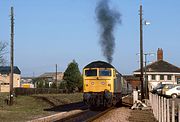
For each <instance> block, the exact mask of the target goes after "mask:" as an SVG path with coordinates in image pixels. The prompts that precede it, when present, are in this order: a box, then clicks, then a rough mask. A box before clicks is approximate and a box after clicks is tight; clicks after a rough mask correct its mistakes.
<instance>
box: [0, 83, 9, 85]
mask: <svg viewBox="0 0 180 122" xmlns="http://www.w3.org/2000/svg"><path fill="white" fill-rule="evenodd" d="M1 85H9V83H1Z"/></svg>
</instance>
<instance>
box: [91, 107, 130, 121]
mask: <svg viewBox="0 0 180 122" xmlns="http://www.w3.org/2000/svg"><path fill="white" fill-rule="evenodd" d="M130 115H131V110H130V109H128V108H126V107H120V108H116V109H113V110H112V111H110V112H108V113H106V114H105V115H103V116H102V117H100V118H98V119H97V120H95V121H93V122H129V121H128V118H129V117H130Z"/></svg>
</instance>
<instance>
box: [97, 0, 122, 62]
mask: <svg viewBox="0 0 180 122" xmlns="http://www.w3.org/2000/svg"><path fill="white" fill-rule="evenodd" d="M95 12H96V16H97V22H98V24H99V26H100V45H101V48H102V51H103V55H104V56H105V58H106V60H107V61H108V62H109V63H111V62H112V60H113V57H112V55H113V53H114V48H115V38H114V35H113V32H114V28H115V26H116V25H117V24H118V23H121V19H120V17H121V14H120V13H119V12H118V11H116V10H114V9H110V7H109V0H101V1H100V2H99V3H98V4H97V7H96V10H95Z"/></svg>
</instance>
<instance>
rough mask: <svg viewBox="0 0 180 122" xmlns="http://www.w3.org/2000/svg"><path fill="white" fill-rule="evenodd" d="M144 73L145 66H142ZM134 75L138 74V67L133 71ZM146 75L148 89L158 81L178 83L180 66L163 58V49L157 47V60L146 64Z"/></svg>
mask: <svg viewBox="0 0 180 122" xmlns="http://www.w3.org/2000/svg"><path fill="white" fill-rule="evenodd" d="M143 70H144V73H145V67H144V68H143ZM134 75H135V76H139V75H140V69H138V70H136V71H134ZM146 77H147V81H148V87H149V89H150V90H151V89H153V88H154V87H156V86H157V84H158V83H160V82H162V83H172V84H180V68H179V67H177V66H175V65H173V64H170V63H169V62H167V61H165V60H163V50H162V49H160V48H158V51H157V61H155V62H153V63H151V64H149V65H147V66H146Z"/></svg>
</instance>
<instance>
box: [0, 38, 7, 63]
mask: <svg viewBox="0 0 180 122" xmlns="http://www.w3.org/2000/svg"><path fill="white" fill-rule="evenodd" d="M7 45H8V43H7V42H2V41H0V66H3V65H5V64H6V62H7V60H6V58H5V55H6V54H7V53H8V52H7Z"/></svg>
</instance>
